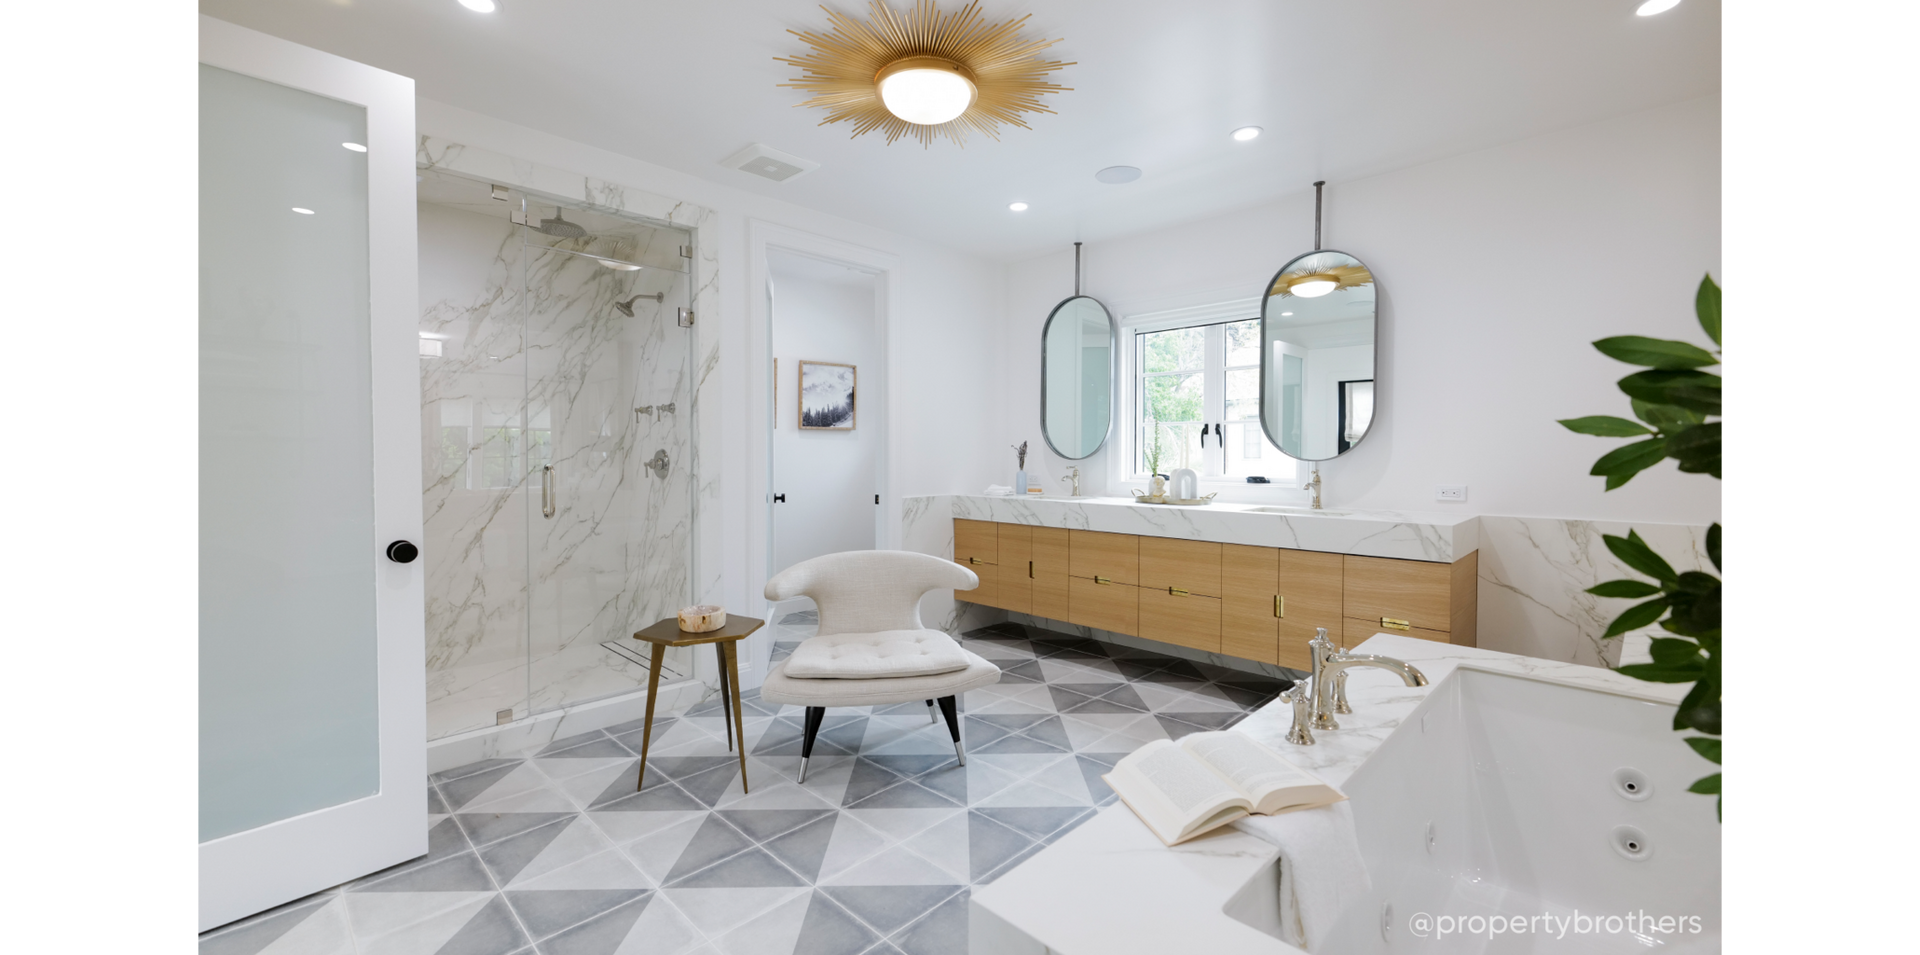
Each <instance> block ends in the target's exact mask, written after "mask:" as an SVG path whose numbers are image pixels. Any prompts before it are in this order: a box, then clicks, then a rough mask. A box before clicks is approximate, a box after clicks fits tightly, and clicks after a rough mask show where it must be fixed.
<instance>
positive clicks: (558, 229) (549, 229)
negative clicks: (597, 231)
mask: <svg viewBox="0 0 1920 955" xmlns="http://www.w3.org/2000/svg"><path fill="white" fill-rule="evenodd" d="M560 213H561V210H560V209H559V207H555V208H554V210H553V218H551V219H541V220H540V224H539V225H538V226H536V227H535V228H536V229H538V230H539V231H541V232H545V233H546V234H548V235H550V236H553V237H555V238H559V239H578V238H581V237H583V236H585V235H586V234H587V230H585V229H582V228H580V227H579V226H578V225H575V224H574V223H571V222H568V221H567V220H566V217H565V216H563V215H561V214H560Z"/></svg>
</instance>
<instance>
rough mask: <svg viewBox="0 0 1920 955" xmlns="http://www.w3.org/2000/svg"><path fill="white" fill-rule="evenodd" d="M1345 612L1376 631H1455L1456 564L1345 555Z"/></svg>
mask: <svg viewBox="0 0 1920 955" xmlns="http://www.w3.org/2000/svg"><path fill="white" fill-rule="evenodd" d="M1342 602H1343V605H1344V613H1345V615H1346V616H1347V617H1349V618H1351V619H1354V620H1371V621H1373V626H1374V629H1376V630H1381V631H1393V632H1400V631H1404V630H1406V629H1415V630H1439V631H1442V632H1446V631H1449V630H1451V629H1453V620H1452V606H1453V566H1452V565H1451V564H1436V563H1432V562H1430V561H1424V560H1393V559H1390V558H1384V557H1354V556H1351V555H1349V556H1348V557H1347V558H1346V587H1345V597H1344V599H1343V601H1342Z"/></svg>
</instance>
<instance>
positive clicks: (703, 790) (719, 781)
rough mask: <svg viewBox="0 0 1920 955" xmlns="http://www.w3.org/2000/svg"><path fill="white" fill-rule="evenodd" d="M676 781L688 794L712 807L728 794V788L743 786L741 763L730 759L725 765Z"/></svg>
mask: <svg viewBox="0 0 1920 955" xmlns="http://www.w3.org/2000/svg"><path fill="white" fill-rule="evenodd" d="M674 783H675V784H676V785H678V786H679V787H680V788H681V789H682V790H684V791H685V792H686V793H687V795H689V796H692V797H693V798H695V799H697V800H699V801H700V803H701V804H702V805H704V806H706V807H707V808H709V809H711V808H713V806H714V805H715V804H716V803H718V802H719V801H720V797H722V796H724V795H726V794H727V790H729V789H741V788H742V787H741V785H740V764H739V763H738V762H737V761H729V762H728V763H727V764H726V765H724V766H720V767H718V768H715V769H709V770H707V771H706V772H704V773H695V774H694V775H692V776H686V777H683V778H680V779H676V780H674Z"/></svg>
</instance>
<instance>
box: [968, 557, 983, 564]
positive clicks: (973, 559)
mask: <svg viewBox="0 0 1920 955" xmlns="http://www.w3.org/2000/svg"><path fill="white" fill-rule="evenodd" d="M967 563H969V564H984V563H986V561H983V560H981V559H980V558H978V557H969V558H967Z"/></svg>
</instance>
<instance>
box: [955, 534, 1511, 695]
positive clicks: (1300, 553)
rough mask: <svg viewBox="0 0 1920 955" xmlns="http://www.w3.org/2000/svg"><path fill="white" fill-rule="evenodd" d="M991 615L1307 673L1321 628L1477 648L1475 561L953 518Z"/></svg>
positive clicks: (974, 598) (979, 600) (971, 595)
mask: <svg viewBox="0 0 1920 955" xmlns="http://www.w3.org/2000/svg"><path fill="white" fill-rule="evenodd" d="M953 559H954V560H955V561H956V562H958V563H960V564H962V565H964V566H966V567H967V568H968V569H969V570H972V571H973V572H974V573H976V574H978V575H979V577H980V586H979V587H978V588H976V589H974V590H964V591H956V592H955V594H954V596H955V597H957V598H959V599H961V600H966V601H970V602H972V603H976V604H982V605H984V606H988V607H998V608H1000V609H1002V610H1011V611H1015V612H1017V613H1024V614H1031V615H1033V616H1036V617H1046V618H1048V619H1050V620H1062V621H1065V622H1067V623H1072V624H1078V625H1080V626H1085V627H1093V628H1096V629H1100V630H1108V631H1112V632H1114V633H1123V634H1129V635H1132V636H1138V637H1145V638H1147V639H1150V640H1158V641H1161V642H1163V643H1172V644H1177V645H1179V646H1183V647H1192V648H1194V649H1196V650H1206V651H1208V652H1212V653H1220V654H1225V655H1227V656H1233V657H1240V658H1242V659H1247V660H1257V661H1259V662H1262V663H1273V664H1278V665H1280V666H1284V667H1293V668H1295V669H1305V668H1307V667H1308V666H1309V665H1310V661H1309V659H1308V657H1307V641H1309V640H1311V639H1313V634H1314V630H1315V628H1317V627H1325V628H1327V632H1328V633H1329V634H1331V635H1333V637H1334V638H1335V640H1336V641H1337V642H1338V643H1340V644H1341V645H1342V646H1349V647H1351V646H1356V645H1358V644H1359V643H1361V642H1362V641H1364V640H1366V639H1367V638H1368V637H1370V636H1373V635H1374V634H1375V633H1382V632H1385V633H1398V634H1403V635H1405V636H1410V637H1418V638H1421V639H1425V640H1433V641H1437V642H1441V643H1454V644H1460V645H1463V646H1473V645H1474V639H1475V634H1474V628H1475V606H1476V603H1477V601H1478V599H1479V552H1478V551H1477V550H1469V551H1467V552H1466V553H1465V554H1464V555H1462V556H1459V557H1457V558H1456V559H1453V560H1431V559H1429V560H1419V559H1407V558H1396V557H1374V556H1364V555H1356V554H1346V553H1326V552H1321V551H1314V550H1306V549H1298V548H1288V547H1268V546H1260V545H1253V544H1236V543H1218V542H1213V541H1205V540H1191V539H1186V538H1180V537H1162V536H1154V535H1142V534H1124V533H1111V532H1103V531H1093V530H1080V529H1069V528H1063V527H1046V526H1036V525H1034V524H1030V523H1017V522H1012V521H999V520H970V519H966V518H959V517H956V518H954V521H953Z"/></svg>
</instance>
